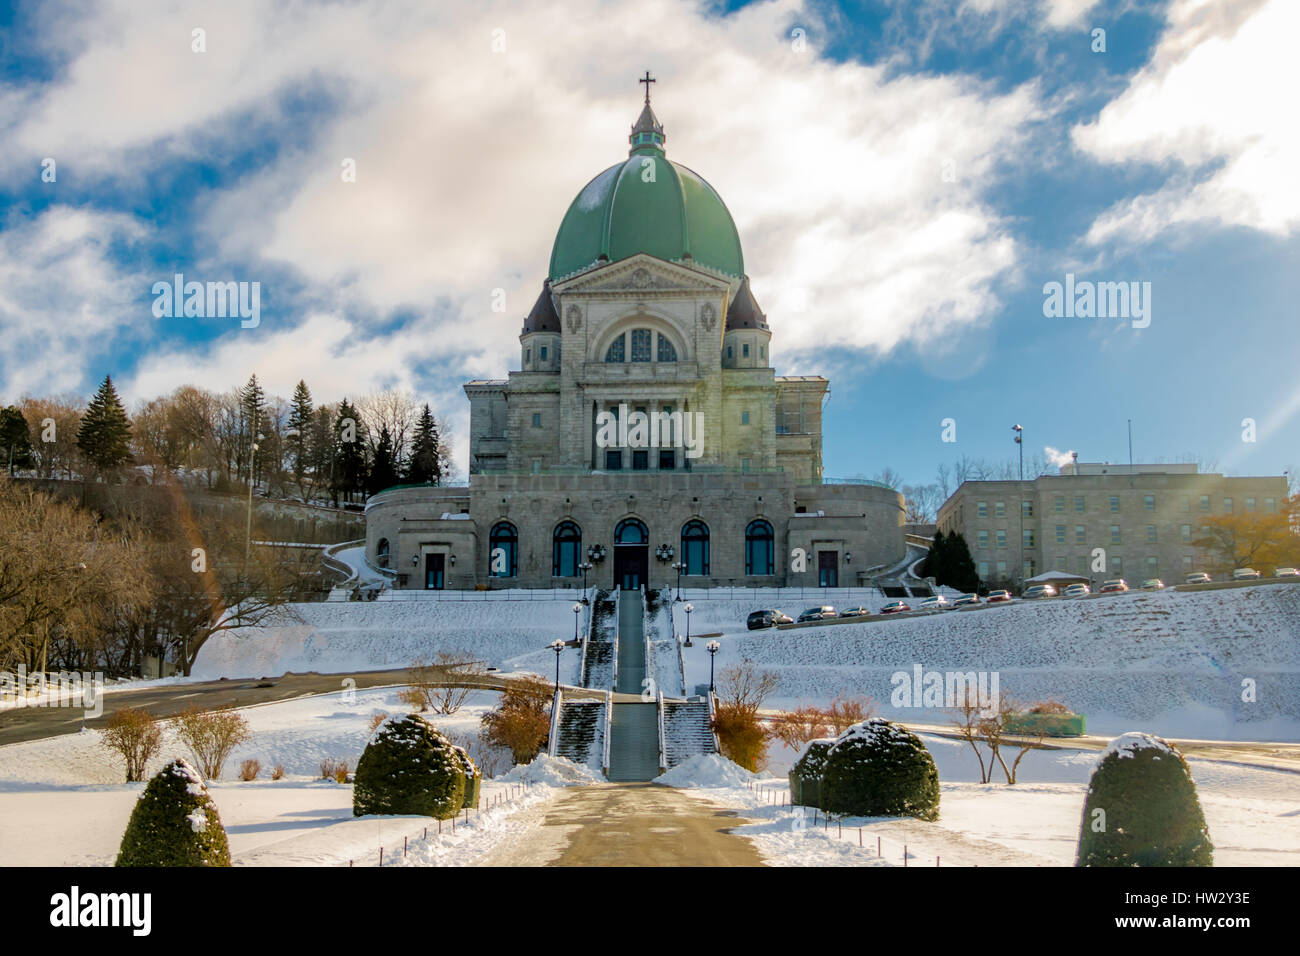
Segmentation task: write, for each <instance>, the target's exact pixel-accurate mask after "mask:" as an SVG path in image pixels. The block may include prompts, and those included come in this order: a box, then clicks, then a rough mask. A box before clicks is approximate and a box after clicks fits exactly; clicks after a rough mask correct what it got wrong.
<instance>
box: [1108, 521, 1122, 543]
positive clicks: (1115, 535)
mask: <svg viewBox="0 0 1300 956" xmlns="http://www.w3.org/2000/svg"><path fill="white" fill-rule="evenodd" d="M1110 543H1111V544H1119V543H1120V538H1119V525H1117V524H1113V525H1111V526H1110Z"/></svg>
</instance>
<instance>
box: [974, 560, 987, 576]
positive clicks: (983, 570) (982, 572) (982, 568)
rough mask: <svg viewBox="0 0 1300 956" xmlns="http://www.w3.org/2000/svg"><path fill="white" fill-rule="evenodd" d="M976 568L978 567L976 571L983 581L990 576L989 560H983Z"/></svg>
mask: <svg viewBox="0 0 1300 956" xmlns="http://www.w3.org/2000/svg"><path fill="white" fill-rule="evenodd" d="M976 568H977V572H976V573H978V574H979V576H980V580H981V581H983V580H986V579H987V578H988V576H989V563H988V562H987V561H981V562H980V563H979V564H978V565H976Z"/></svg>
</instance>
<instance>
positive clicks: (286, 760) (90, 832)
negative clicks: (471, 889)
mask: <svg viewBox="0 0 1300 956" xmlns="http://www.w3.org/2000/svg"><path fill="white" fill-rule="evenodd" d="M396 695H397V690H396V689H395V688H381V689H375V690H367V691H355V692H341V693H336V694H326V695H322V696H318V697H309V698H302V699H299V700H291V701H284V702H280V703H274V704H265V705H259V706H254V707H247V708H244V709H243V710H242V713H243V715H244V716H245V718H246V719H247V720H248V722H249V725H250V727H251V729H252V732H253V737H252V739H251V740H250V741H249V742H248V743H246V744H243V745H241V746H240V747H238V748H237V749H236V750H235V752H234V753H233V754H232V756H231V758H230V759H229V760H228V761H227V763H226V767H225V773H224V775H223V779H222V780H220V781H209V784H208V785H209V787H210V792H211V794H212V798H213V800H214V801H215V802H216V804H217V809H218V811H219V812H220V814H221V819H222V823H223V824H224V825H225V827H226V832H227V835H228V837H229V840H230V849H231V854H232V856H233V859H234V862H235V864H236V865H262V866H306V865H315V866H328V865H340V866H346V865H348V863H349V862H350V861H352V862H353V863H354V865H357V866H375V865H378V863H379V850H380V848H381V847H383V848H384V850H385V861H384V862H385V865H387V864H389V863H399V862H402V859H401V851H402V846H403V838H406V839H407V841H408V847H409V850H410V854H411V855H409V856H408V857H407V858H406V862H415V861H416V860H418V861H420V862H422V863H426V864H455V865H464V864H469V863H473V862H474V861H475V860H477V859H479V858H480V857H481V856H482V855H483V854H486V853H488V852H489V851H490V850H492V849H493V848H494V847H495V846H496V845H497V842H498V841H499V840H500V839H502V838H505V837H506V836H508V835H509V834H510V833H512V832H513V830H514V829H516V827H515V825H514V824H513V823H512V820H511V818H512V817H513V815H514V814H515V813H516V812H517V811H518V810H520V809H522V808H525V807H528V806H532V805H535V804H537V803H539V802H542V801H545V800H548V799H550V796H551V795H552V794H553V793H554V786H553V785H554V784H556V783H558V782H559V780H558V778H556V777H555V776H554V774H551V775H549V776H547V777H545V778H543V780H542V782H534V780H535V778H529V777H527V776H523V779H519V780H506V779H499V780H493V779H488V780H485V781H484V784H483V790H482V799H481V801H480V808H481V809H480V811H474V810H471V811H470V812H469V816H468V821H466V818H465V817H464V816H462V817H461V818H460V820H458V821H457V823H456V826H455V829H454V831H453V828H452V825H451V824H450V823H448V822H444V823H443V825H442V832H441V834H440V833H439V832H438V824H437V823H436V822H433V823H432V825H431V822H430V821H429V820H428V819H426V818H423V817H364V818H360V819H356V818H354V817H353V816H352V786H351V785H350V784H337V783H333V782H330V781H325V780H321V779H319V776H320V773H319V767H320V762H321V760H322V759H333V760H340V759H341V760H346V761H347V763H348V766H349V767H352V768H354V767H355V766H356V762H357V759H358V758H359V757H360V756H361V752H362V751H363V750H364V749H365V744H366V741H367V740H368V739H369V736H370V730H369V727H370V721H371V717H372V715H375V714H378V713H381V712H387V713H398V712H401V711H403V710H404V709H405V707H404V705H402V704H401V703H400V702H399V701H398V700H397V696H396ZM495 699H496V695H495V694H493V693H489V692H475V693H473V694H472V695H471V696H470V698H469V700H468V701H467V702H466V705H465V706H464V707H462V708H461V710H460V711H459V712H458V713H456V714H454V715H448V716H436V715H433V716H430V718H429V719H430V720H431V722H432V723H434V725H435V726H437V727H438V728H439V729H440V730H442V731H444V732H445V733H448V734H449V735H451V736H452V737H453V739H461V740H464V739H465V738H467V737H469V736H471V735H474V734H477V732H478V729H479V719H480V717H481V716H482V714H483V713H484V712H485V711H486V710H488V709H489V708H490V707H491V706H492V705H493V704H494V702H495ZM99 736H100V735H99V733H98V732H97V731H84V732H82V733H78V734H69V735H64V736H60V737H51V738H47V739H44V740H38V741H32V742H29V743H20V744H10V745H7V746H5V747H0V865H3V866H19V865H38V866H57V865H106V864H111V863H112V862H113V859H114V858H115V857H116V855H117V850H118V844H119V842H120V840H121V837H122V833H123V831H124V830H125V829H126V824H127V820H128V819H129V818H130V815H131V810H132V808H133V807H134V805H135V801H136V799H137V797H138V795H139V794H140V792H141V791H142V790H143V788H144V784H143V783H137V784H127V783H123V782H121V781H122V765H121V761H120V759H119V758H117V757H116V756H115V755H114V754H112V753H111V752H110V751H108V750H106V749H105V748H104V747H102V746H101V745H100V744H99ZM183 754H185V750H184V748H183V747H182V746H181V745H180V744H179V742H178V741H176V740H175V738H174V737H172V736H171V735H170V733H168V735H167V736H166V738H165V744H164V747H163V751H162V754H161V755H160V757H158V758H156V759H155V760H153V761H151V763H150V765H149V767H148V768H147V771H148V774H149V775H152V774H154V773H156V772H157V771H158V770H159V769H161V768H162V766H163V765H164V764H165V763H166V762H167V760H169V759H171V758H172V757H173V756H176V755H183ZM247 758H252V759H257V760H259V761H260V762H261V764H262V773H261V777H260V778H259V779H258V780H254V781H249V782H242V781H239V780H238V779H237V776H238V771H239V765H240V762H241V761H243V760H244V759H247ZM276 764H281V765H283V767H284V769H285V772H286V776H285V778H284V779H282V780H275V781H273V780H270V779H269V774H270V771H271V768H272V767H273V766H275V765H276ZM499 769H500V771H501V772H502V776H503V777H504V770H505V766H504V765H503V766H501V767H500V768H499ZM520 776H522V775H520ZM426 828H428V830H429V836H428V839H427V840H426V839H424V835H425V830H426Z"/></svg>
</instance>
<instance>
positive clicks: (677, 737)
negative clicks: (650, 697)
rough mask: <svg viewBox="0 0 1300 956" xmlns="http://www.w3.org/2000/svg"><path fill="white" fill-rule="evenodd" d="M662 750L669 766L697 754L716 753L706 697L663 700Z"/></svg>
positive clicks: (673, 765)
mask: <svg viewBox="0 0 1300 956" xmlns="http://www.w3.org/2000/svg"><path fill="white" fill-rule="evenodd" d="M664 751H665V756H666V761H667V764H668V769H669V770H671V769H672V768H673V767H675V766H677V765H678V764H679V763H682V762H683V761H685V760H686V759H688V758H689V757H694V756H696V755H697V754H711V753H717V744H716V743H715V742H714V740H713V731H712V730H711V729H709V702H708V701H707V700H665V701H664Z"/></svg>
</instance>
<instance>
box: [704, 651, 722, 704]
mask: <svg viewBox="0 0 1300 956" xmlns="http://www.w3.org/2000/svg"><path fill="white" fill-rule="evenodd" d="M721 647H722V645H721V644H719V643H718V642H717V641H709V643H707V644H705V645H704V649H705V650H706V651H708V652H709V693H710V694H712V693H713V662H714V660H716V659H717V654H718V649H719V648H721Z"/></svg>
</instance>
